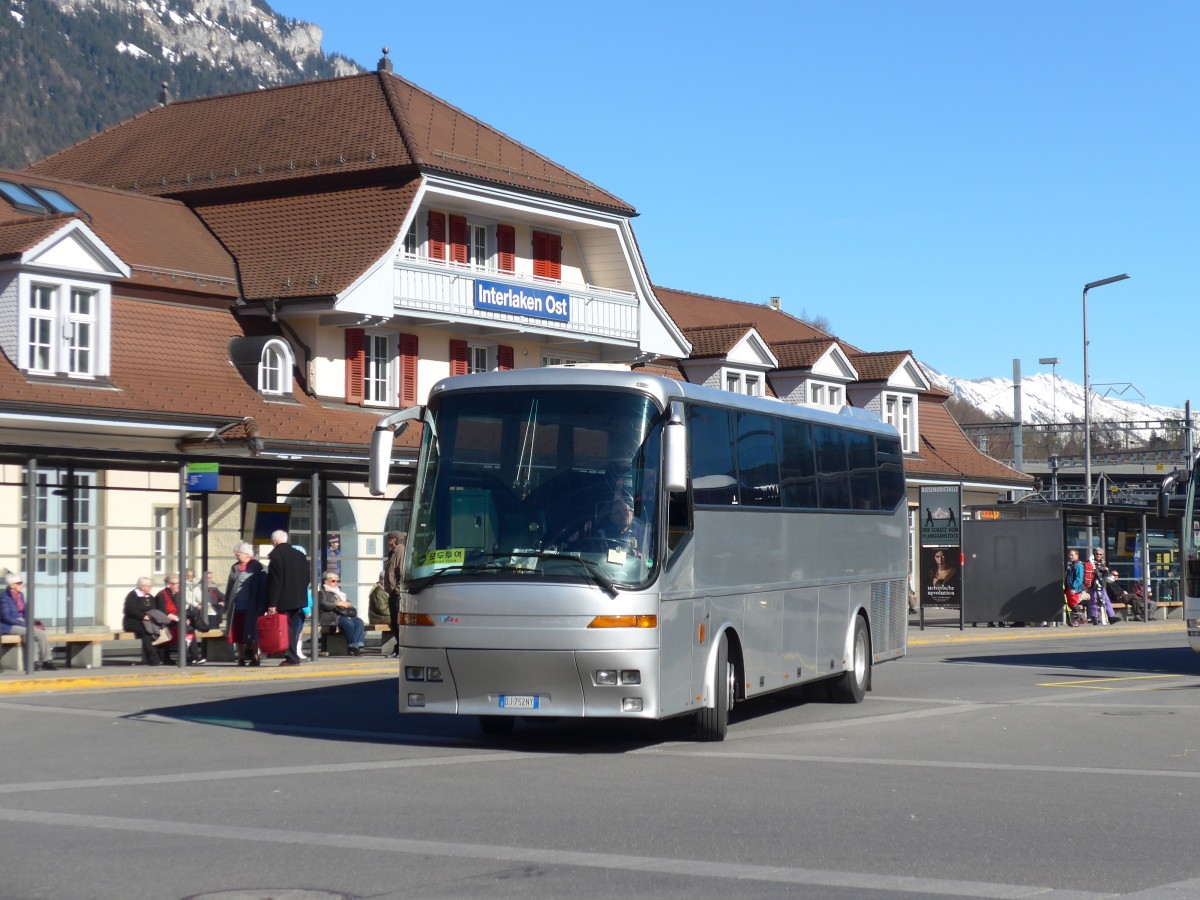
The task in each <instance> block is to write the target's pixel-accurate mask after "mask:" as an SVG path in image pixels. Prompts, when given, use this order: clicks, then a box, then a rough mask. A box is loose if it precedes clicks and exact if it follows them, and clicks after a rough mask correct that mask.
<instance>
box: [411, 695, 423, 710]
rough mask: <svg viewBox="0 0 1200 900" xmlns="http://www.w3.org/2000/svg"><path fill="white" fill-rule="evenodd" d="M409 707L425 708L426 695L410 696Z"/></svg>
mask: <svg viewBox="0 0 1200 900" xmlns="http://www.w3.org/2000/svg"><path fill="white" fill-rule="evenodd" d="M408 705H409V706H411V707H414V708H416V707H420V706H424V705H425V695H424V694H409V695H408Z"/></svg>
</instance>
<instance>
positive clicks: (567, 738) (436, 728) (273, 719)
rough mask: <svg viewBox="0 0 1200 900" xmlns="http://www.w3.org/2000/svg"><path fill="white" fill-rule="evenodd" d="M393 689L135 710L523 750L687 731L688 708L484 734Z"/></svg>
mask: <svg viewBox="0 0 1200 900" xmlns="http://www.w3.org/2000/svg"><path fill="white" fill-rule="evenodd" d="M397 690H398V683H397V680H396V679H395V678H379V679H372V680H360V681H354V682H350V683H340V684H323V685H320V686H312V687H302V688H298V689H295V690H279V689H273V690H271V691H269V692H264V693H261V694H248V695H242V696H237V697H227V698H222V699H217V700H208V701H204V702H198V703H187V704H181V705H177V706H164V707H156V708H150V709H146V710H143V711H141V712H139V713H138V714H137V716H138V717H144V716H161V717H163V718H168V719H178V720H182V721H187V722H192V723H196V724H201V725H211V726H213V727H215V728H236V729H241V730H246V731H254V732H258V733H262V734H275V735H286V736H289V737H296V738H309V739H312V740H324V741H348V742H351V743H363V744H372V743H379V744H390V745H397V744H400V745H412V746H424V747H439V746H441V747H457V748H461V747H464V746H476V747H486V748H489V749H497V748H504V749H507V750H519V751H521V752H527V753H528V752H539V751H544V752H547V753H597V752H599V753H624V752H628V751H631V750H639V749H643V748H645V747H649V746H653V745H655V744H660V743H663V742H669V741H680V740H691V739H692V719H691V717H690V716H689V717H686V718H683V719H674V720H669V721H666V722H646V721H620V720H616V719H569V718H557V717H521V718H519V719H518V720H517V721H516V723H515V724H514V727H513V730H512V731H511V732H509V733H507V734H502V735H485V734H484V733H483V732H482V731H481V729H480V725H479V719H478V717H476V716H440V715H428V716H425V715H403V716H402V715H400V713H399V712H398V711H397V709H398V698H397V696H396V692H397Z"/></svg>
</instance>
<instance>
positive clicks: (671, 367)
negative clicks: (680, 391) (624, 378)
mask: <svg viewBox="0 0 1200 900" xmlns="http://www.w3.org/2000/svg"><path fill="white" fill-rule="evenodd" d="M632 369H633V371H634V372H645V373H646V374H647V375H659V376H661V377H663V378H671V379H673V380H675V381H680V382H683V383H684V384H687V377H686V376H685V375H684V374H683V373H682V372H681V371H679V366H678V365H677V364H671V363H669V362H667V361H666V360H661V359H660V360H659V361H658V362H655V363H653V364H651V365H648V366H633V367H632Z"/></svg>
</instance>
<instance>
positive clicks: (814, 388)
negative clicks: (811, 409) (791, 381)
mask: <svg viewBox="0 0 1200 900" xmlns="http://www.w3.org/2000/svg"><path fill="white" fill-rule="evenodd" d="M808 398H809V399H808V402H809V403H811V404H812V405H813V406H824V405H825V385H824V384H822V383H821V382H819V381H811V382H809V384H808Z"/></svg>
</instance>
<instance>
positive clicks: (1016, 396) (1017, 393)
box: [1013, 359, 1025, 472]
mask: <svg viewBox="0 0 1200 900" xmlns="http://www.w3.org/2000/svg"><path fill="white" fill-rule="evenodd" d="M1022 430H1023V423H1022V422H1021V361H1020V360H1019V359H1014V360H1013V462H1014V463H1015V466H1014V468H1016V470H1017V471H1018V472H1024V471H1025V442H1024V435H1023V434H1022Z"/></svg>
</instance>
